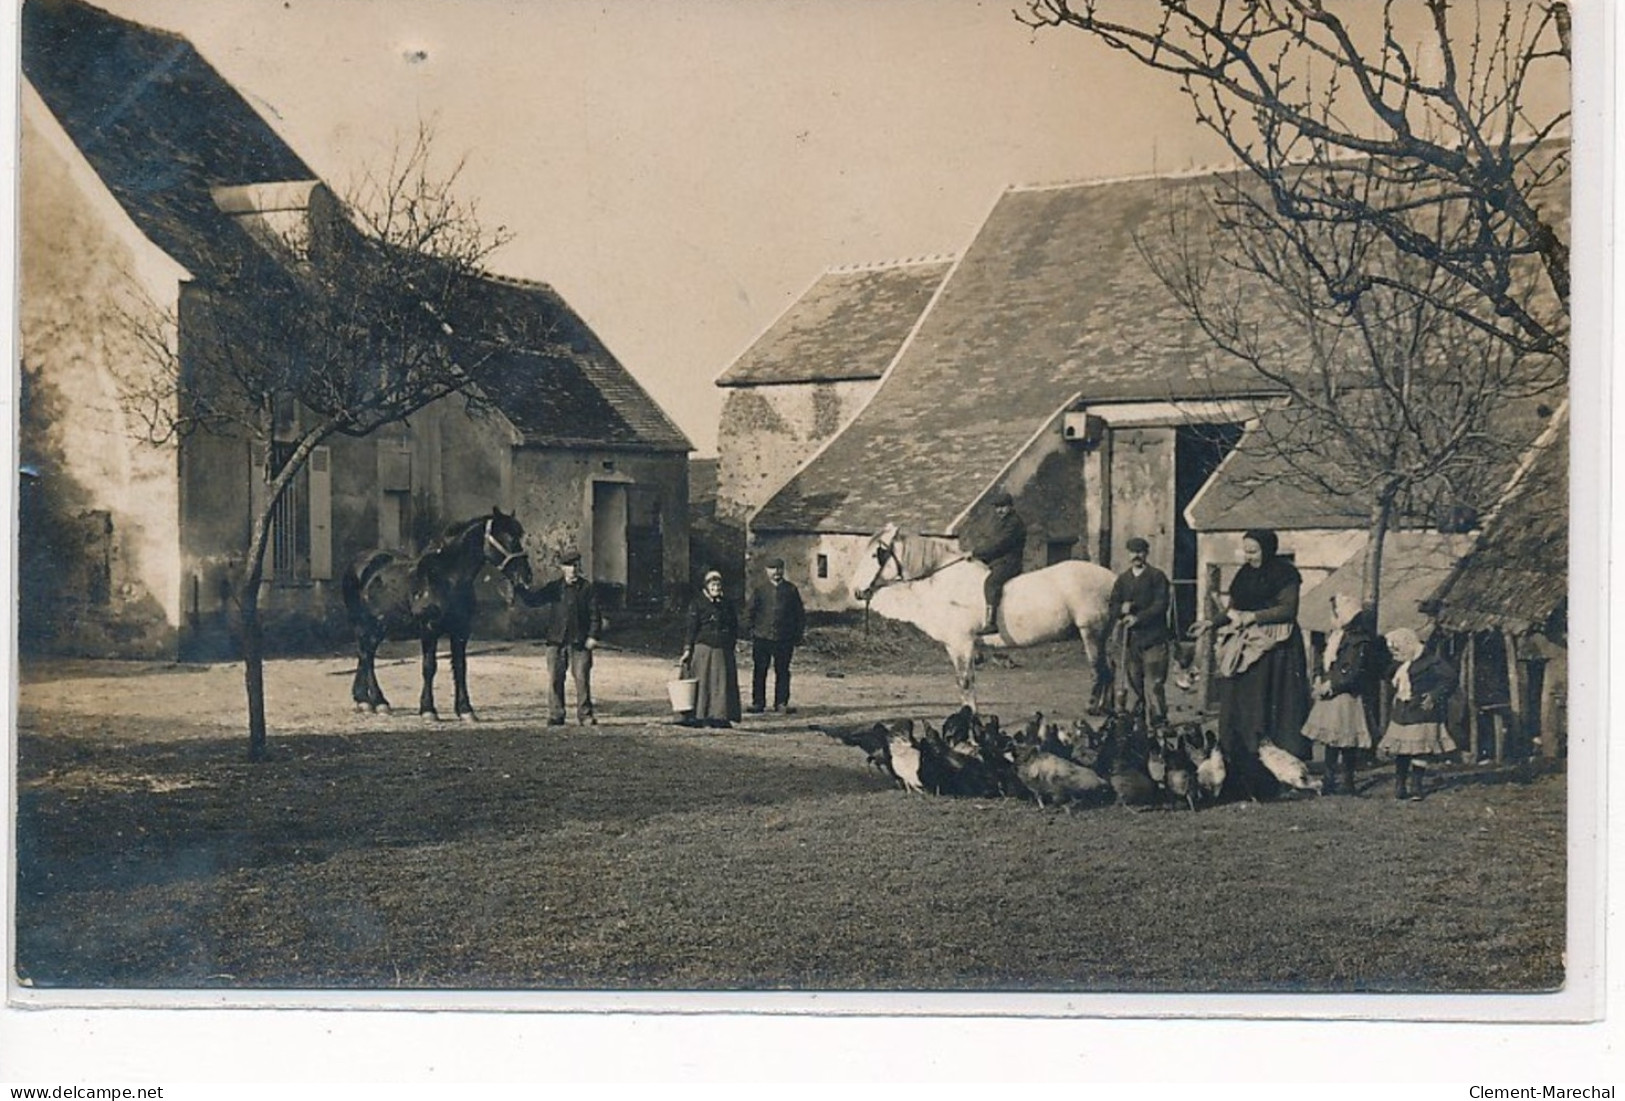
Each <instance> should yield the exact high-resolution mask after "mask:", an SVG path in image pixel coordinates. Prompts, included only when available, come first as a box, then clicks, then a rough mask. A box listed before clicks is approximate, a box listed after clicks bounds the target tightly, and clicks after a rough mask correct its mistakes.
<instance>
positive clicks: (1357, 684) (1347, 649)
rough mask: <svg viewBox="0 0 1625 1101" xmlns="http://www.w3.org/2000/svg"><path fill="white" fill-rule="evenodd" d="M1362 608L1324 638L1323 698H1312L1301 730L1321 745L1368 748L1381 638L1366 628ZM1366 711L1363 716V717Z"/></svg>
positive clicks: (1379, 671) (1378, 681)
mask: <svg viewBox="0 0 1625 1101" xmlns="http://www.w3.org/2000/svg"><path fill="white" fill-rule="evenodd" d="M1368 623H1369V620H1368V619H1367V618H1366V615H1365V613H1364V612H1361V613H1360V614H1358V615H1356V616H1355V617H1354V618H1353V619H1352V620H1350V621H1349V622H1348V624H1347V625H1345V626H1344V627H1343V628H1341V629H1340V630H1337V631H1333V632H1332V634H1331V636H1330V637H1328V638H1327V640H1326V683H1327V685H1328V686H1329V687H1330V688H1331V693H1332V694H1331V697H1330V698H1329V699H1324V700H1319V699H1317V700H1316V701H1315V707H1314V710H1313V711H1311V712H1310V713H1309V719H1308V721H1306V722H1305V723H1304V727H1303V733H1304V735H1305V736H1306V737H1309V738H1313V739H1314V740H1315V741H1317V742H1319V743H1320V744H1321V745H1324V746H1336V747H1337V748H1339V749H1370V748H1371V731H1372V730H1374V729H1375V728H1376V725H1377V724H1376V706H1375V704H1376V698H1377V690H1378V688H1379V687H1380V686H1381V680H1382V662H1381V660H1380V659H1379V657H1378V656H1377V655H1381V654H1382V652H1383V651H1382V650H1381V648H1380V647H1381V645H1382V643H1381V640H1379V639H1378V638H1377V637H1376V635H1375V634H1373V633H1372V631H1371V629H1370V627H1369V626H1368ZM1368 712H1369V713H1370V714H1369V718H1368Z"/></svg>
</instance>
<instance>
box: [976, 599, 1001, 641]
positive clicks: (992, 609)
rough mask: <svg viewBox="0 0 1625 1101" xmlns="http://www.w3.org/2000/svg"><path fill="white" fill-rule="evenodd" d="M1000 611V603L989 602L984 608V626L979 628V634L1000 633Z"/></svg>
mask: <svg viewBox="0 0 1625 1101" xmlns="http://www.w3.org/2000/svg"><path fill="white" fill-rule="evenodd" d="M998 611H999V609H998V605H996V604H988V605H986V606H985V607H984V608H983V610H982V626H981V627H980V628H979V629H978V630H977V632H976V633H977V634H980V635H992V634H997V633H998V630H999V623H998Z"/></svg>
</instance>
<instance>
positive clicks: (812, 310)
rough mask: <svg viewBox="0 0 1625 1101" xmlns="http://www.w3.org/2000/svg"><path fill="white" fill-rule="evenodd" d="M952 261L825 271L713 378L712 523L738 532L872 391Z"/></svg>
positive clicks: (943, 260)
mask: <svg viewBox="0 0 1625 1101" xmlns="http://www.w3.org/2000/svg"><path fill="white" fill-rule="evenodd" d="M949 263H950V262H949V261H948V260H945V259H921V260H907V261H898V262H895V263H891V264H877V265H871V266H860V267H846V268H836V269H832V270H830V271H826V272H824V273H823V274H822V275H820V276H819V277H818V278H817V279H816V280H815V281H814V282H813V285H812V286H810V287H808V288H807V290H806V291H805V292H804V293H803V294H802V295H801V297H800V298H798V299H797V300H796V301H795V302H794V303H792V304H791V305H790V307H789V308H788V309H786V310H785V312H784V313H783V314H782V315H781V316H780V317H779V318H778V319H777V320H775V321H774V322H773V324H771V325H770V326H768V328H767V330H766V331H765V332H764V333H762V335H761V336H760V337H758V338H757V339H756V340H755V341H753V342H752V343H751V345H750V347H749V348H747V349H745V351H744V352H742V353H740V355H739V358H738V359H736V360H734V362H733V363H732V364H730V365H729V367H728V369H727V370H726V371H724V372H723V373H722V375H721V376H720V377H719V378H718V379H717V385H718V386H720V387H722V388H724V389H725V390H727V391H728V396H727V397H726V398H725V399H724V401H723V406H722V420H721V423H720V424H719V425H718V432H717V460H718V462H717V518H718V519H719V520H721V521H723V522H725V523H732V524H736V525H738V526H739V527H741V528H742V527H743V526H744V524H745V521H746V520H747V519H748V518H749V516H750V514H751V513H753V512H755V511H756V510H757V509H758V508H760V507H761V506H762V505H763V504H764V503H766V501H767V499H768V498H769V497H770V496H772V494H773V492H774V491H775V490H777V489H778V488H779V487H780V486H782V485H783V484H784V483H785V481H786V480H787V479H788V478H789V477H790V475H791V474H793V473H794V472H795V470H796V468H797V467H799V466H800V465H801V464H802V463H803V462H805V461H806V460H807V459H808V458H810V457H811V456H812V455H813V454H814V453H815V452H816V451H817V450H818V449H819V448H820V447H821V446H822V445H823V444H824V443H825V442H826V441H828V440H829V439H831V438H832V437H833V436H834V435H835V434H836V433H837V432H839V431H840V430H841V429H842V428H845V427H846V425H847V424H848V423H849V422H850V421H851V420H852V418H853V416H854V415H856V413H857V411H858V410H859V409H862V408H863V407H864V405H865V404H867V403H868V401H869V399H870V398H871V397H872V396H873V395H874V392H875V388H876V387H877V386H878V385H879V383H880V378H881V376H882V375H884V374H885V372H886V365H887V364H889V363H890V362H891V361H892V357H894V356H895V355H896V354H897V350H898V349H899V348H901V347H902V346H903V342H904V341H905V340H907V339H908V335H909V333H910V332H911V331H912V330H913V328H914V326H915V325H916V324H917V323H918V322H919V319H920V317H921V315H922V314H923V313H924V312H925V310H926V308H927V307H928V306H929V305H930V303H931V299H932V296H933V295H935V294H936V292H937V289H938V288H939V287H941V286H942V280H943V277H944V276H945V275H947V273H948V267H949Z"/></svg>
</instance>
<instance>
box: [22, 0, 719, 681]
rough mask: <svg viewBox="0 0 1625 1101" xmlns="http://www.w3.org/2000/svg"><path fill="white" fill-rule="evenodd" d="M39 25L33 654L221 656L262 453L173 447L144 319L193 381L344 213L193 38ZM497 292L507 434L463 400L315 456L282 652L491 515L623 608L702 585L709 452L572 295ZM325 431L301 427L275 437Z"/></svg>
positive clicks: (274, 562)
mask: <svg viewBox="0 0 1625 1101" xmlns="http://www.w3.org/2000/svg"><path fill="white" fill-rule="evenodd" d="M21 22H22V71H23V77H24V79H23V82H22V89H21V101H22V102H21V112H20V113H21V185H20V219H19V220H20V225H21V238H20V242H19V244H20V249H19V251H20V260H21V264H20V266H21V273H20V274H21V279H20V289H21V295H20V303H19V311H18V312H19V328H20V336H21V341H20V348H21V359H22V370H21V378H22V382H21V393H20V398H21V400H20V403H19V404H20V414H19V416H20V425H19V450H20V453H21V459H22V462H23V463H24V464H25V465H26V466H27V467H28V468H29V469H30V470H31V471H32V474H33V476H32V477H31V478H29V479H27V480H26V485H25V488H24V491H23V494H22V499H21V501H20V511H21V517H20V520H21V525H20V531H19V571H20V604H21V608H20V616H19V629H20V636H21V638H20V642H21V644H22V645H23V646H24V647H25V648H29V649H40V650H52V651H68V652H77V653H86V654H96V655H117V656H169V657H175V656H210V655H214V654H217V653H219V652H220V651H221V650H222V648H223V647H225V646H226V645H227V644H228V642H229V639H230V637H231V633H232V631H231V623H230V611H231V607H232V602H231V599H230V591H231V587H232V584H233V581H234V579H235V578H236V577H238V576H240V572H241V570H242V565H243V564H242V555H243V552H244V549H245V548H246V547H247V543H248V539H247V534H248V527H249V523H250V516H251V507H252V506H253V505H254V504H256V503H258V502H259V501H261V500H262V498H261V497H260V496H259V494H261V493H263V492H264V489H263V487H264V478H263V469H262V464H263V462H264V449H263V448H262V447H255V446H250V442H249V440H248V439H247V438H246V437H234V436H230V435H218V436H216V435H206V434H196V435H193V436H190V437H188V438H186V439H180V440H176V439H167V440H163V441H160V442H157V443H154V442H151V441H150V440H148V439H147V438H146V436H147V433H146V432H145V425H144V423H143V420H142V417H141V411H140V410H139V409H137V408H133V407H132V406H131V404H130V403H129V401H128V399H127V397H126V391H125V390H124V389H123V382H122V381H121V380H127V379H129V378H130V377H132V374H134V375H139V374H140V372H141V371H142V370H143V369H144V368H143V364H144V363H145V362H147V361H148V359H149V357H150V350H149V349H147V348H145V347H143V338H142V336H141V334H140V333H138V332H137V331H135V330H134V329H133V328H132V326H131V324H130V318H131V316H132V314H133V313H136V312H138V311H147V310H150V311H153V312H154V314H155V316H159V317H170V318H174V319H175V331H174V332H173V333H171V334H170V335H169V337H168V340H169V351H170V352H171V353H172V354H175V355H177V356H179V357H180V360H181V363H182V367H183V371H184V368H185V363H186V356H187V354H188V348H189V346H190V345H189V342H190V341H191V340H192V336H191V333H192V331H193V330H191V329H190V326H192V325H195V324H198V323H200V322H199V321H198V318H199V316H200V314H201V313H202V312H203V311H200V310H199V309H198V308H197V303H198V302H199V301H200V298H199V292H200V291H203V290H206V289H207V288H208V287H209V286H210V283H211V280H212V279H214V278H215V277H217V276H219V275H220V274H221V273H222V272H223V271H224V270H225V269H226V267H227V266H228V265H233V264H237V263H240V262H241V261H242V259H243V257H245V256H247V255H250V254H252V253H253V252H254V251H255V250H266V249H268V248H274V246H275V245H277V244H278V243H279V242H284V243H285V242H287V241H289V240H295V239H298V238H300V237H301V235H304V234H308V232H309V230H310V228H311V226H312V225H313V224H314V222H313V220H314V219H317V218H320V217H323V216H331V211H332V209H333V208H334V201H333V197H332V195H331V193H330V192H329V191H328V190H327V189H326V187H325V186H324V185H323V184H322V183H321V181H320V180H318V179H317V178H316V177H315V174H314V173H313V172H312V171H311V170H310V169H309V168H308V166H306V165H305V164H304V163H303V161H301V160H300V158H299V157H298V156H297V154H295V153H294V152H293V150H292V149H290V148H289V147H288V146H287V144H286V143H284V142H283V141H282V139H281V138H280V137H279V136H278V135H277V133H276V132H275V130H274V129H273V128H272V127H271V126H270V125H269V124H267V123H266V121H265V120H264V119H263V118H262V117H261V116H260V115H259V114H258V113H257V112H256V111H255V110H254V109H253V108H252V107H250V106H249V104H248V103H247V101H246V100H245V99H244V98H243V96H242V95H241V94H240V93H239V92H238V91H237V90H236V89H234V88H233V87H231V85H230V84H229V83H228V82H226V81H225V80H224V79H223V78H222V77H221V76H220V74H219V73H218V72H217V71H216V70H215V69H214V68H213V67H212V66H210V65H209V63H208V62H207V61H206V60H205V59H204V58H203V57H201V56H200V55H199V54H198V53H197V51H196V50H195V49H194V48H193V47H192V46H191V44H190V43H189V42H187V41H186V40H185V39H183V38H181V37H179V36H176V35H173V34H169V33H167V32H163V31H159V30H155V29H152V28H149V27H145V26H142V25H139V24H137V23H133V22H129V21H127V20H123V19H119V18H116V17H113V16H111V15H109V14H107V13H106V12H103V11H101V10H99V9H97V8H94V7H91V6H89V5H87V4H83V3H80V2H78V0H30V2H29V3H28V4H27V5H25V6H24V8H23V11H22V19H21ZM262 255H263V251H262ZM479 289H480V295H479V297H480V298H481V299H482V300H483V301H484V303H485V304H486V307H487V312H488V313H489V315H490V316H491V317H492V318H501V319H504V323H503V324H502V325H501V326H496V325H493V329H492V332H493V333H495V332H499V331H500V332H502V333H503V334H505V335H504V338H503V339H504V343H503V346H502V347H500V348H499V349H498V350H497V352H496V355H497V356H498V360H497V362H496V363H495V364H494V368H495V369H494V370H493V373H492V382H491V389H492V392H491V393H490V394H489V395H488V396H489V397H490V398H491V399H492V400H491V404H492V405H493V406H494V409H495V411H494V413H491V414H490V415H475V414H472V413H471V412H470V411H469V410H468V409H467V408H466V403H465V402H463V401H461V400H460V399H448V400H445V401H442V402H440V403H438V404H437V405H436V406H432V407H430V408H428V409H425V410H423V411H421V413H420V414H419V415H417V416H414V417H413V418H412V420H411V423H409V424H402V425H398V426H392V427H390V428H388V429H385V430H381V431H379V432H377V433H374V434H373V435H371V436H369V437H366V438H361V439H350V438H338V437H335V438H334V439H333V440H332V441H331V443H330V445H329V446H327V447H324V448H321V449H318V451H317V452H316V453H315V454H314V455H313V456H312V458H311V461H310V463H309V467H308V469H307V471H306V473H305V474H304V475H302V476H301V477H300V479H299V481H298V482H297V484H296V485H295V486H294V487H293V489H292V491H291V492H290V493H288V494H287V495H286V496H285V497H284V498H283V500H282V501H281V502H280V503H279V506H278V512H277V514H276V518H275V523H274V527H273V539H272V545H271V547H270V548H269V551H268V555H267V558H268V561H267V572H268V579H267V582H266V586H267V588H266V591H265V593H264V594H263V596H262V600H261V604H262V607H263V609H264V611H265V615H266V619H267V622H268V625H270V627H271V636H272V639H273V641H274V640H275V639H276V638H277V637H279V636H280V637H284V638H286V639H289V640H298V639H308V638H310V637H312V632H315V633H316V637H318V638H321V637H324V632H326V633H327V635H329V636H330V635H331V634H333V633H336V632H337V630H338V620H339V618H340V616H339V608H338V600H337V593H336V586H335V580H334V579H335V576H336V575H337V574H338V573H340V572H342V570H343V568H344V565H345V563H346V562H347V561H348V560H349V559H350V558H351V557H353V556H354V555H356V554H358V553H360V552H362V551H363V550H365V549H367V548H371V547H376V546H388V547H398V548H402V549H406V550H413V549H416V548H417V547H419V546H421V545H422V543H423V542H424V541H426V539H427V538H428V537H430V535H431V534H432V533H434V532H436V531H438V530H439V529H440V528H441V527H442V526H444V525H445V524H446V523H449V522H451V521H454V520H458V519H463V518H466V517H467V516H468V515H472V514H475V513H478V512H482V511H487V510H489V509H490V508H491V507H492V506H493V505H500V506H503V507H505V508H509V509H515V510H517V511H518V512H519V515H520V519H521V520H522V522H524V524H525V525H526V528H527V531H528V532H530V533H531V537H532V539H533V540H534V545H533V547H532V550H533V551H534V552H537V553H538V554H544V555H545V554H547V553H550V552H553V551H557V550H558V549H561V548H563V547H565V546H574V547H578V548H579V549H580V550H581V551H582V552H583V553H584V554H585V555H587V556H588V563H589V568H590V570H591V571H592V572H593V574H594V576H595V577H596V578H597V579H598V580H600V581H602V582H605V583H607V584H608V585H609V586H610V588H611V591H612V592H613V593H614V594H615V595H616V596H617V597H618V598H620V599H624V600H626V601H629V602H637V601H654V600H659V599H660V598H661V595H662V593H663V591H664V590H665V589H666V588H667V587H668V586H671V585H677V586H680V585H682V584H683V583H684V582H685V580H686V576H687V572H688V562H687V553H688V551H687V544H688V538H687V492H688V491H687V458H688V453H689V451H690V450H691V446H690V444H689V442H688V440H687V439H686V437H685V436H684V435H683V433H682V432H681V431H679V430H678V429H677V428H676V426H675V425H674V424H673V423H672V422H671V421H670V419H669V418H667V417H666V415H665V414H664V413H663V412H662V411H661V410H660V409H659V408H658V406H656V405H655V403H654V402H653V401H652V399H650V398H649V396H648V394H647V393H646V392H645V391H644V390H643V389H642V388H641V387H640V386H639V385H638V384H637V383H636V381H635V380H634V379H633V378H632V377H631V375H630V374H629V373H628V372H627V371H626V369H625V368H624V367H623V366H622V365H621V364H620V363H619V362H618V361H617V360H616V359H615V357H614V356H613V354H611V353H610V352H609V350H608V349H607V348H606V347H605V346H604V344H603V343H602V341H600V340H599V339H598V338H597V336H596V335H595V334H594V333H593V332H592V331H591V329H590V327H589V326H588V325H587V324H586V323H585V321H583V320H582V319H581V318H580V317H579V316H578V315H576V314H575V312H574V311H573V310H571V309H570V307H569V305H568V304H567V303H566V302H565V301H564V300H563V298H562V297H561V296H560V295H559V294H558V293H557V292H556V291H555V290H553V289H552V288H551V287H549V286H547V285H545V284H542V283H534V282H526V281H521V280H514V279H506V278H500V277H496V276H491V277H489V278H486V279H484V280H482V282H481V285H480V288H479ZM510 321H511V322H513V324H509V323H508V322H510ZM513 332H519V333H521V334H524V333H542V332H546V333H547V334H548V339H547V340H546V341H545V342H544V341H541V340H534V341H533V340H530V339H528V338H527V337H526V336H524V335H521V336H519V337H517V338H514V337H509V336H507V335H506V334H509V333H513ZM561 349H563V350H561ZM302 415H303V413H302V411H301V410H300V409H299V408H297V406H296V405H294V404H292V403H291V402H290V403H287V404H286V405H285V407H283V408H279V409H277V410H276V411H275V415H274V419H275V427H274V429H273V432H274V434H275V435H277V436H278V437H279V438H280V437H282V436H285V435H287V434H288V433H289V431H290V430H291V429H293V428H294V427H296V426H297V424H298V423H299V418H300V417H301V416H302ZM271 446H272V447H273V448H274V447H276V446H279V444H278V442H277V441H276V440H273V441H272V443H271ZM492 595H493V596H494V595H495V594H492ZM495 626H496V627H497V629H501V624H500V622H497V623H496V624H495ZM284 629H285V630H284Z"/></svg>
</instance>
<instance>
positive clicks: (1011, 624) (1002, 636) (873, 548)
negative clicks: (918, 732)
mask: <svg viewBox="0 0 1625 1101" xmlns="http://www.w3.org/2000/svg"><path fill="white" fill-rule="evenodd" d="M986 578H987V566H986V565H984V564H983V563H981V562H978V561H976V560H975V559H973V558H971V557H970V556H969V555H965V554H956V553H954V552H952V551H949V550H947V549H946V548H944V547H942V546H941V545H940V544H935V543H929V542H926V541H924V540H918V539H913V538H911V537H909V536H907V535H904V534H902V533H900V532H899V531H898V530H897V526H896V525H895V524H887V525H886V526H885V527H884V528H882V529H881V530H880V532H879V534H877V535H875V536H874V537H873V538H871V539H870V540H869V542H868V544H867V545H866V546H865V548H864V554H863V557H862V558H861V560H860V561H859V564H858V568H857V571H856V572H855V573H854V574H853V576H852V592H853V595H854V596H856V597H857V598H858V599H859V600H862V601H864V602H866V603H868V604H869V606H870V607H871V608H873V609H874V610H875V611H876V612H878V613H880V614H881V615H883V616H885V617H886V618H887V619H896V620H901V621H902V622H904V623H912V624H914V626H916V627H918V628H919V629H920V630H922V631H924V632H925V633H926V634H928V635H930V636H931V637H932V638H934V639H936V640H937V641H938V642H940V643H942V644H943V645H944V646H945V647H947V649H948V659H949V660H950V661H952V662H953V665H954V677H955V679H956V680H958V682H959V692H960V699H961V700H962V701H963V702H964V703H965V704H967V705H968V706H970V707H971V708H972V709H973V710H974V709H975V707H976V645H977V643H978V642H980V643H981V644H982V645H983V646H988V647H992V648H995V649H1006V648H1011V647H1021V646H1033V645H1036V644H1037V643H1040V642H1054V641H1056V640H1057V639H1062V638H1065V637H1066V636H1067V635H1068V634H1070V633H1071V632H1072V631H1073V630H1074V629H1076V630H1077V632H1078V634H1079V635H1080V636H1081V637H1082V639H1083V648H1084V653H1085V654H1086V655H1087V656H1088V659H1089V667H1090V669H1091V670H1093V672H1094V676H1095V682H1096V683H1097V684H1099V683H1100V680H1101V677H1102V676H1103V675H1104V663H1105V636H1106V630H1107V628H1108V626H1109V625H1110V623H1111V606H1110V601H1111V592H1112V584H1113V583H1114V582H1115V581H1116V576H1115V575H1114V574H1113V573H1112V571H1110V570H1108V569H1106V568H1105V567H1104V566H1097V565H1095V564H1094V563H1093V562H1079V561H1066V562H1057V563H1056V564H1055V565H1053V566H1047V567H1045V568H1044V569H1041V570H1034V571H1033V572H1031V573H1023V574H1018V575H1017V576H1015V577H1014V578H1012V579H1011V580H1010V581H1009V582H1007V583H1006V584H1005V586H1004V596H1003V599H1001V600H1000V601H999V612H998V623H997V627H998V631H997V633H995V634H989V635H982V634H980V633H979V632H980V629H981V627H982V616H983V613H984V610H985V607H986V605H985V601H984V600H983V595H982V582H983V581H984V580H986Z"/></svg>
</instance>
